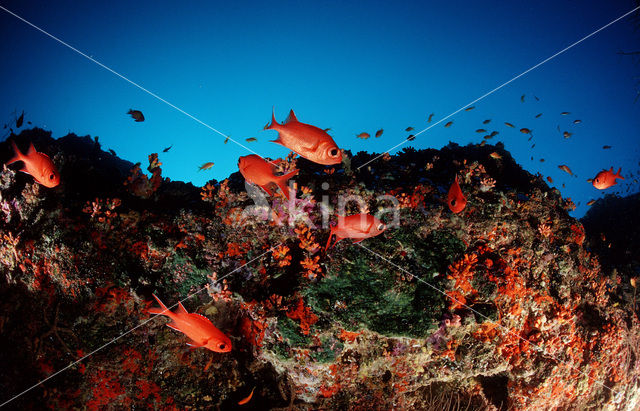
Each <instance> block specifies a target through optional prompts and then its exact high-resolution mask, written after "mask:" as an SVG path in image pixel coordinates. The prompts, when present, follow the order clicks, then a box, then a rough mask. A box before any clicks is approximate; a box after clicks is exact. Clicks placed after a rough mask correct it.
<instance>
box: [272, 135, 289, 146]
mask: <svg viewBox="0 0 640 411" xmlns="http://www.w3.org/2000/svg"><path fill="white" fill-rule="evenodd" d="M271 142H272V143H276V144H280V145H281V146H282V147H287V146H285V145H284V144H282V140H280V137H278V138H277V139H275V140H271Z"/></svg>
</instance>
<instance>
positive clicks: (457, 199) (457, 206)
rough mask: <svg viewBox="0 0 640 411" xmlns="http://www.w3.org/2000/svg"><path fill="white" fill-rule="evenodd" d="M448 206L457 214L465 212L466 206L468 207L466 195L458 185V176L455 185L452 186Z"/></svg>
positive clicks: (448, 196)
mask: <svg viewBox="0 0 640 411" xmlns="http://www.w3.org/2000/svg"><path fill="white" fill-rule="evenodd" d="M447 204H448V205H449V209H450V210H451V211H453V212H454V213H456V214H458V213H459V212H460V211H462V210H464V208H465V206H466V205H467V198H466V197H465V196H464V194H462V190H461V189H460V184H458V176H457V175H456V179H455V180H454V182H453V184H451V187H450V188H449V194H448V195H447Z"/></svg>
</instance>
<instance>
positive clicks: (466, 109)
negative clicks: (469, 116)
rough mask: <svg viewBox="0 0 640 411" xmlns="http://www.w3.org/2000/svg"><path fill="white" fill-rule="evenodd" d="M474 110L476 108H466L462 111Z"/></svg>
mask: <svg viewBox="0 0 640 411" xmlns="http://www.w3.org/2000/svg"><path fill="white" fill-rule="evenodd" d="M474 108H476V106H471V107H467V108H465V109H464V111H471V110H473V109H474Z"/></svg>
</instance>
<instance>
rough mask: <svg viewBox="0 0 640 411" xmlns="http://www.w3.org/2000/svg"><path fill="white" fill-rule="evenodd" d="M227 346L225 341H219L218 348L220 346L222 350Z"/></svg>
mask: <svg viewBox="0 0 640 411" xmlns="http://www.w3.org/2000/svg"><path fill="white" fill-rule="evenodd" d="M226 347H227V345H226V344H225V343H221V344H220V345H218V348H220V349H221V350H224V349H225V348H226Z"/></svg>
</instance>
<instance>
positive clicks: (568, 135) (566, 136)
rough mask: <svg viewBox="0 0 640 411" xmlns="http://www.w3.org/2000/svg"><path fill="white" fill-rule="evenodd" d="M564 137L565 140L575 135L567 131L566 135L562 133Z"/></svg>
mask: <svg viewBox="0 0 640 411" xmlns="http://www.w3.org/2000/svg"><path fill="white" fill-rule="evenodd" d="M562 135H563V136H564V138H569V137H571V136H572V135H573V133H569V132H568V131H565V132H564V133H562Z"/></svg>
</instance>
